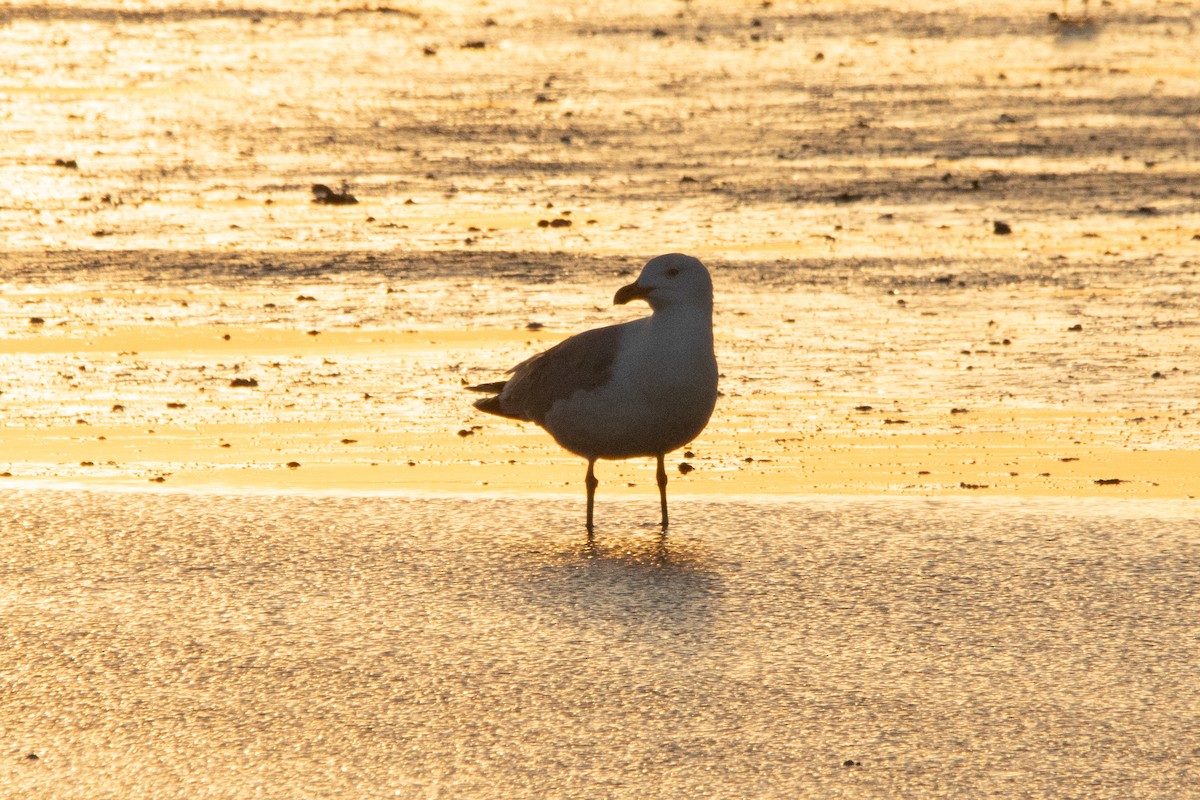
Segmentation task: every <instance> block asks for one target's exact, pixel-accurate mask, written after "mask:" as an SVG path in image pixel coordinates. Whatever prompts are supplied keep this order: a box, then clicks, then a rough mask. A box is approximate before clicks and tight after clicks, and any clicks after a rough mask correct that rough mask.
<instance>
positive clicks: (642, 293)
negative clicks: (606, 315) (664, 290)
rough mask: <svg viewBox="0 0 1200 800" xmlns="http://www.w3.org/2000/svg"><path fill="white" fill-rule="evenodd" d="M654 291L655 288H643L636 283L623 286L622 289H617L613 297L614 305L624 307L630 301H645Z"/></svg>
mask: <svg viewBox="0 0 1200 800" xmlns="http://www.w3.org/2000/svg"><path fill="white" fill-rule="evenodd" d="M653 291H654V287H653V286H642V285H641V284H640V283H637V282H636V281H635V282H634V283H631V284H629V285H628V286H622V287H621V288H620V289H617V293H616V295H615V296H614V297H613V305H614V306H623V305H625V304H626V303H628V302H629V301H630V300H645V299H646V298H647V297H648V296H649V295H650V293H651V292H653Z"/></svg>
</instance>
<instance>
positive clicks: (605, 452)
mask: <svg viewBox="0 0 1200 800" xmlns="http://www.w3.org/2000/svg"><path fill="white" fill-rule="evenodd" d="M632 300H645V301H646V302H647V303H649V304H650V309H651V314H650V316H648V317H642V318H641V319H635V320H633V321H631V322H623V323H620V324H618V325H609V326H607V327H603V328H595V329H593V330H589V331H584V332H583V333H579V334H576V335H575V336H572V337H570V338H569V339H565V340H564V341H562V342H559V343H558V344H557V345H555V346H554V347H551V348H550V349H549V350H546V351H544V352H541V353H538V354H537V355H535V356H533V357H532V358H529V359H527V360H525V361H522V362H521V363H520V364H518V365H517V366H515V367H513V368H512V369H510V370H509V371H508V374H509V375H511V376H512V377H510V378H509V379H508V380H505V381H498V382H495V383H484V384H480V385H478V386H470V387H467V388H469V389H470V390H471V391H476V392H486V393H488V394H490V395H491V397H485V398H482V399H480V400H477V401H476V402H475V408H478V409H479V410H480V411H485V412H487V413H489V414H495V415H497V416H501V417H509V418H510V419H517V420H524V421H527V422H535V423H537V424H538V425H540V426H541V427H542V428H545V429H546V431H547V432H548V433H549V434H550V435H551V436H553V437H554V440H555V441H556V442H558V443H559V444H560V445H561V446H562V447H563V448H565V449H567V450H569V451H570V452H572V453H574V454H576V455H578V456H582V457H583V458H586V459H587V462H588V467H587V477H586V478H585V480H584V485H585V486H586V487H587V531H588V533H589V534H590V533H591V532H592V530H593V524H592V510H593V507H594V506H595V500H596V487H597V486H598V485H599V484H600V482H599V481H598V480H597V479H596V472H595V467H596V461H597V459H606V460H613V459H623V458H636V457H640V456H654V457H655V458H656V459H658V470H657V474H656V477H657V480H658V495H659V501H660V503H661V506H662V528H663V530H664V531H665V530H666V529H667V470H666V468H665V466H664V465H663V458H664V457H665V456H666V454H667V453H669V452H671V451H672V450H675V449H677V448H680V447H682V446H683V445H685V444H687V443H688V442H690V441H691V440H692V439H694V438H696V436H697V435H698V434H699V433H700V431H702V430H704V426H705V425H707V424H708V420H709V417H711V416H712V412H713V407H714V406H715V405H716V402H717V359H716V356H715V355H714V353H713V328H712V313H713V287H712V278H711V277H709V274H708V270H707V269H705V267H704V264H702V263H701V262H700V260H699V259H697V258H693V257H692V256H685V255H682V254H680V253H669V254H667V255H663V256H658V257H656V258H652V259H650V261H648V262H647V263H646V266H645V267H644V268H643V269H642V273H641V274H640V275H639V276H638V279H637V280H636V281H634V282H633V283H631V284H629V285H628V286H622V287H621V288H620V289H618V290H617V294H616V296H615V297H613V303H614V304H616V305H623V304H625V303H628V302H630V301H632Z"/></svg>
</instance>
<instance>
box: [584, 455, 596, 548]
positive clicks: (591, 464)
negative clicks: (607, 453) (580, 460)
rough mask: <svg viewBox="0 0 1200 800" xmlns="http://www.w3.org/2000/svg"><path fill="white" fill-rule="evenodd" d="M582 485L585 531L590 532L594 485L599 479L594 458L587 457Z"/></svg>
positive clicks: (594, 492) (594, 497)
mask: <svg viewBox="0 0 1200 800" xmlns="http://www.w3.org/2000/svg"><path fill="white" fill-rule="evenodd" d="M583 485H584V486H586V487H587V498H588V501H587V531H588V533H591V532H592V527H593V526H592V508H593V507H594V506H595V505H596V487H597V486H599V485H600V481H598V480H596V459H594V458H589V459H588V471H587V477H586V478H584V479H583Z"/></svg>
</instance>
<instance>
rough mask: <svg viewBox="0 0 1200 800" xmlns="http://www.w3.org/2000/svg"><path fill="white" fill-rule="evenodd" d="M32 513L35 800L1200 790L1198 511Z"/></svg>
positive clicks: (128, 509)
mask: <svg viewBox="0 0 1200 800" xmlns="http://www.w3.org/2000/svg"><path fill="white" fill-rule="evenodd" d="M0 502H3V504H4V507H5V508H6V509H8V510H12V511H13V512H15V513H14V514H13V515H11V516H9V517H8V518H7V519H6V520H4V521H2V522H0V570H2V581H0V602H2V604H3V608H4V611H3V614H4V619H5V624H4V626H3V628H2V630H0V662H2V663H3V664H4V667H3V673H2V675H3V679H4V683H5V686H6V689H5V692H4V694H3V697H2V699H0V723H2V725H3V728H4V730H5V731H6V744H5V746H4V758H3V762H2V763H0V778H2V780H3V783H4V785H5V786H6V787H7V788H8V790H9V791H10V792H11V791H15V792H16V793H17V795H16V796H24V795H23V793H25V792H31V793H34V794H35V795H36V794H38V793H45V794H46V795H47V796H54V797H59V798H73V797H79V798H83V797H88V798H94V797H105V796H121V795H127V794H129V793H130V792H134V793H138V794H147V795H149V794H153V795H154V796H178V797H193V798H194V797H229V796H238V797H244V796H251V795H259V796H264V797H296V796H315V797H345V796H353V797H393V796H401V797H480V798H482V797H497V796H505V797H529V798H535V797H575V796H588V797H614V798H626V797H627V798H646V797H663V798H668V797H680V796H683V795H685V794H702V795H715V796H749V795H752V796H759V797H776V796H797V795H811V794H817V795H820V796H824V797H895V796H900V795H914V796H922V797H963V796H973V797H986V796H996V797H1011V796H1015V795H1025V794H1028V795H1031V796H1039V797H1077V796H1080V795H1081V794H1087V795H1088V796H1089V797H1114V798H1115V797H1162V796H1185V795H1187V794H1189V793H1191V792H1195V791H1197V790H1198V789H1200V773H1198V772H1197V771H1196V764H1197V757H1198V755H1200V754H1198V753H1197V752H1196V749H1195V741H1194V736H1192V732H1193V731H1194V727H1195V720H1196V715H1197V713H1198V711H1200V709H1197V708H1196V706H1195V703H1194V701H1193V698H1194V692H1193V691H1192V687H1193V684H1194V680H1193V673H1194V665H1195V664H1196V663H1197V659H1198V658H1200V643H1198V642H1197V640H1196V637H1195V620H1196V619H1197V617H1198V615H1200V594H1198V593H1197V587H1198V586H1200V580H1198V579H1200V574H1198V572H1197V564H1198V563H1200V561H1198V557H1200V552H1198V549H1197V548H1198V547H1200V544H1198V543H1200V522H1198V521H1197V520H1196V519H1195V517H1194V515H1192V514H1190V513H1189V512H1187V511H1186V507H1185V506H1183V505H1181V504H1170V503H1166V504H1164V503H1161V502H1158V503H1154V504H1149V503H1137V502H1124V503H1121V504H1112V503H1100V502H1085V501H1074V502H1071V503H1069V504H1067V503H1059V502H1055V501H1045V500H1043V501H1024V502H1021V501H997V500H991V501H987V500H975V499H962V498H959V499H950V500H904V499H900V500H896V499H858V500H855V499H846V498H842V499H819V498H817V499H809V500H804V501H797V502H775V503H770V502H766V503H753V502H733V501H722V502H679V503H677V504H676V508H675V509H674V511H675V519H676V522H675V527H674V528H673V530H672V531H671V533H670V535H669V536H668V537H667V538H666V539H665V540H663V539H660V537H659V536H658V535H657V533H655V532H654V530H653V528H652V527H650V526H646V527H629V526H621V525H615V524H608V525H604V524H601V525H600V526H599V529H598V530H597V533H596V536H595V539H594V542H593V544H592V545H591V546H590V547H589V546H588V545H587V543H586V539H585V537H584V536H583V534H582V532H581V531H580V530H579V527H580V526H579V524H578V523H579V521H578V519H577V518H576V515H574V514H570V513H566V512H565V511H564V510H563V509H562V508H561V507H560V505H559V504H557V503H550V502H546V501H536V500H525V501H521V502H501V501H489V500H483V499H472V500H465V499H441V500H436V499H403V498H353V497H343V498H338V497H316V498H300V497H283V496H270V495H259V496H248V495H245V494H196V495H193V494H184V493H167V494H162V495H151V494H147V493H144V492H135V493H88V492H84V493H69V492H56V491H40V492H13V491H5V492H4V493H3V495H2V496H0ZM613 505H614V508H612V511H613V512H614V513H616V514H619V515H621V516H623V517H628V518H636V517H638V516H645V517H647V518H648V519H649V518H652V516H653V510H654V509H653V505H654V504H653V501H650V502H647V503H614V504H613ZM532 520H537V521H536V522H534V521H532ZM31 756H36V759H34V758H32V757H31ZM847 761H852V762H855V763H854V764H853V765H850V766H846V765H845V762H847Z"/></svg>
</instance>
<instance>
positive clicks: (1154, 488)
mask: <svg viewBox="0 0 1200 800" xmlns="http://www.w3.org/2000/svg"><path fill="white" fill-rule="evenodd" d="M225 337H229V338H228V339H226V338H225ZM556 338H560V337H558V336H556V335H555V334H553V333H548V332H546V331H545V330H541V331H527V330H508V331H504V330H490V331H463V330H438V329H424V330H410V331H387V330H370V331H367V330H332V331H324V332H321V333H320V334H318V335H315V336H312V335H308V334H307V333H306V332H303V331H296V330H287V329H282V328H265V327H247V326H237V325H232V326H219V327H211V328H207V327H203V326H199V327H188V328H180V327H176V326H171V325H157V326H155V325H152V324H150V323H143V324H141V325H136V326H134V325H131V326H123V327H117V328H107V329H104V330H100V331H88V330H83V331H78V330H75V331H71V332H64V331H60V332H57V333H55V332H47V333H44V334H36V335H24V336H21V337H12V338H7V339H3V340H0V354H3V355H6V356H10V357H21V356H37V355H43V354H55V355H57V356H60V357H64V358H67V359H74V360H75V361H93V362H94V361H97V360H106V361H112V362H114V363H120V362H122V361H125V362H133V361H137V362H140V363H144V362H147V361H150V362H153V361H154V360H155V359H171V358H178V357H180V356H182V355H186V357H187V358H189V359H191V360H195V361H201V362H219V361H221V360H229V359H234V360H240V359H245V358H251V357H257V358H260V359H270V358H279V359H294V360H295V359H298V360H300V361H302V362H304V361H313V362H322V363H326V362H330V360H331V359H337V358H341V357H352V356H353V355H355V354H360V355H363V356H366V357H369V358H370V359H371V360H375V361H379V362H382V363H392V362H393V360H394V359H400V358H403V357H405V356H406V355H411V354H412V353H414V352H419V353H423V354H426V355H428V354H430V353H433V354H447V355H449V356H453V357H455V358H457V357H460V356H461V355H462V354H463V353H464V352H470V353H472V354H474V357H475V358H477V359H478V360H480V361H487V360H488V355H487V354H488V353H491V352H510V351H511V350H512V349H518V350H520V349H523V348H529V350H530V352H533V351H536V350H537V349H543V348H545V347H547V346H549V345H550V344H551V343H553V341H554V340H555V339H556ZM327 366H328V365H327ZM443 390H444V391H445V392H447V393H453V392H455V391H459V390H460V387H457V386H450V387H443ZM268 395H269V393H268ZM113 396H114V397H122V398H123V397H125V395H122V394H120V393H114V395H113ZM172 396H173V397H176V399H175V400H172V401H167V402H164V403H162V404H161V407H159V408H153V409H152V411H151V415H152V418H151V417H147V418H146V420H145V421H143V422H141V423H136V424H130V423H128V422H126V421H125V419H126V417H128V416H130V415H131V414H133V413H136V412H138V411H142V412H145V411H147V409H146V408H145V406H146V405H147V403H145V402H142V403H136V402H131V401H129V400H126V402H125V403H116V405H120V406H122V407H121V408H120V409H119V410H113V409H112V408H109V409H103V408H101V409H98V413H95V414H93V413H91V412H84V411H81V412H80V416H75V417H74V418H71V415H66V418H60V419H49V420H47V419H38V420H37V422H36V424H35V425H30V426H23V425H19V424H13V421H12V420H10V422H9V424H7V425H6V426H4V427H0V452H3V453H4V454H5V456H4V460H3V462H0V466H4V468H5V471H6V472H8V473H9V477H10V478H14V479H20V478H28V479H38V480H50V481H53V480H54V479H55V478H62V479H67V478H69V479H70V480H71V481H72V482H78V481H83V482H85V483H90V484H95V485H97V486H101V485H105V484H111V483H125V484H143V483H145V482H146V481H148V480H152V481H154V482H156V483H167V482H169V483H170V484H171V486H172V487H190V488H200V487H209V488H215V487H220V488H224V489H236V488H238V487H244V488H254V489H259V490H261V489H269V488H276V489H280V490H297V489H306V490H317V491H322V490H325V491H351V492H353V491H368V492H389V491H401V492H412V491H421V490H429V491H433V492H439V493H440V492H464V491H465V492H479V493H489V494H505V493H508V494H512V493H522V492H534V493H560V494H564V495H568V494H569V495H573V494H578V493H579V491H580V490H581V487H582V473H583V462H582V461H580V460H578V459H575V458H572V457H570V456H568V455H566V454H564V453H562V452H561V451H560V450H559V449H558V448H557V446H556V445H554V443H553V441H552V440H551V439H550V438H549V437H548V436H547V435H546V434H545V433H544V432H542V431H541V430H540V429H538V428H537V427H536V426H533V425H523V426H516V425H511V426H508V425H504V424H498V423H496V422H494V421H492V420H489V419H486V418H483V417H482V416H481V417H479V418H477V419H475V418H471V417H470V416H469V413H468V412H466V411H463V412H462V413H461V414H459V415H458V418H459V419H461V420H464V421H466V422H474V424H470V425H466V426H465V427H458V426H456V425H454V424H453V423H451V424H446V423H443V424H440V425H439V424H437V423H436V421H426V422H425V424H424V425H423V426H420V427H414V425H412V424H411V421H408V420H388V419H387V418H382V419H378V420H376V421H373V422H370V423H369V424H367V426H366V427H364V423H366V420H364V418H363V417H362V416H360V414H359V412H358V409H359V406H357V405H355V404H350V403H347V405H345V406H338V407H337V408H336V409H333V410H332V411H330V412H325V413H322V414H321V418H319V419H314V418H312V416H303V415H302V416H301V417H300V418H299V419H295V420H292V421H286V420H273V419H271V418H270V417H269V416H267V417H266V418H264V417H263V416H262V411H263V408H262V407H263V406H264V405H266V404H267V399H265V398H264V397H263V390H262V389H261V388H260V387H250V388H228V389H223V388H222V387H215V388H212V389H210V390H209V391H204V389H203V388H201V387H187V388H185V387H179V390H178V391H176V393H175V394H174V395H172ZM450 396H451V398H453V397H454V395H453V394H450ZM469 399H470V398H469V395H467V394H466V393H465V392H464V393H463V394H462V397H461V402H462V404H463V405H464V407H465V406H466V405H467V401H468V400H469ZM900 402H901V403H903V398H900ZM168 403H169V404H172V405H174V406H176V407H175V408H171V407H170V406H169V405H168ZM837 408H840V409H844V410H845V413H844V416H845V417H846V419H847V421H846V422H845V423H844V424H843V425H842V426H841V427H842V429H841V430H834V431H830V432H826V431H824V430H801V431H793V433H792V434H791V435H781V428H780V427H779V423H780V422H781V420H779V419H777V418H776V417H777V415H779V414H787V415H791V416H797V417H799V418H801V419H804V420H808V421H811V420H814V419H815V420H820V419H821V418H822V417H823V416H825V415H828V414H830V413H831V409H837ZM860 409H861V410H860ZM239 413H249V414H251V415H252V416H253V417H254V420H253V421H252V422H243V423H238V422H237V421H236V420H237V417H238V415H239ZM286 413H287V412H286V411H284V410H282V409H281V415H286ZM214 417H215V418H214ZM901 417H903V419H901ZM1171 421H1175V422H1178V423H1183V422H1186V421H1187V417H1179V418H1175V417H1170V418H1169V419H1165V418H1164V416H1163V415H1162V414H1161V412H1160V410H1159V409H1157V408H1153V407H1149V408H1140V409H1139V408H1136V407H1134V408H1128V409H1122V410H1120V411H1117V410H1113V409H1099V410H1085V409H1082V408H1076V409H1072V408H1070V407H1062V408H1055V409H1047V408H1028V407H1019V406H1005V405H999V406H993V407H988V406H978V405H976V406H973V407H972V408H970V409H957V410H955V409H949V408H947V409H944V410H943V411H941V412H930V411H922V412H918V413H916V414H912V413H892V412H889V411H888V410H887V409H886V408H881V409H876V408H874V407H870V408H868V407H866V406H865V405H863V404H859V403H856V401H855V398H852V397H829V396H823V395H821V394H820V393H817V392H813V393H811V394H810V395H809V396H801V397H791V398H789V397H784V396H771V395H755V396H750V397H737V398H734V397H726V398H724V399H723V400H722V401H721V403H720V404H719V406H718V410H717V412H716V414H715V415H714V418H713V421H712V423H711V425H710V426H709V428H708V429H707V430H706V432H705V433H704V434H703V435H702V436H701V437H700V439H699V440H698V441H697V442H696V443H694V444H693V445H692V447H691V449H692V450H693V451H695V455H693V456H691V457H686V456H685V455H684V452H683V451H682V450H681V451H678V452H676V453H674V454H672V456H671V463H672V464H678V463H681V462H686V463H688V464H690V465H691V466H692V467H694V468H695V469H694V470H693V471H691V472H689V473H688V474H687V475H686V476H685V475H681V474H677V473H676V474H673V475H672V480H673V482H674V483H675V486H676V489H675V491H677V492H678V494H679V495H680V496H681V497H686V496H689V495H694V496H704V495H713V494H718V495H758V494H767V495H772V496H781V495H783V496H800V495H805V494H812V493H816V494H823V493H837V494H841V493H861V494H879V493H898V494H918V495H920V494H999V495H1025V496H1039V495H1048V496H1076V497H1124V498H1175V499H1186V498H1192V497H1195V496H1196V495H1197V494H1200V470H1197V469H1196V468H1195V466H1196V464H1197V458H1198V454H1197V451H1195V450H1189V449H1174V448H1171V447H1161V446H1160V447H1153V446H1151V447H1147V446H1133V445H1131V444H1130V430H1131V429H1133V430H1137V429H1139V428H1148V429H1154V428H1156V427H1167V426H1169V423H1170V422H1171ZM406 422H408V423H409V424H404V423H406ZM460 433H461V434H463V435H460ZM1149 441H1151V442H1153V438H1152V437H1151V438H1150V440H1149ZM289 463H293V464H297V465H298V466H293V467H288V466H287V465H288V464H289ZM600 475H601V476H602V480H603V481H604V486H605V489H604V491H605V493H610V492H612V493H616V494H621V495H637V494H642V493H647V492H649V491H650V490H651V489H652V488H653V467H652V462H650V461H646V462H637V461H634V462H630V463H607V462H602V468H601V471H600ZM630 484H633V485H630Z"/></svg>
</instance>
